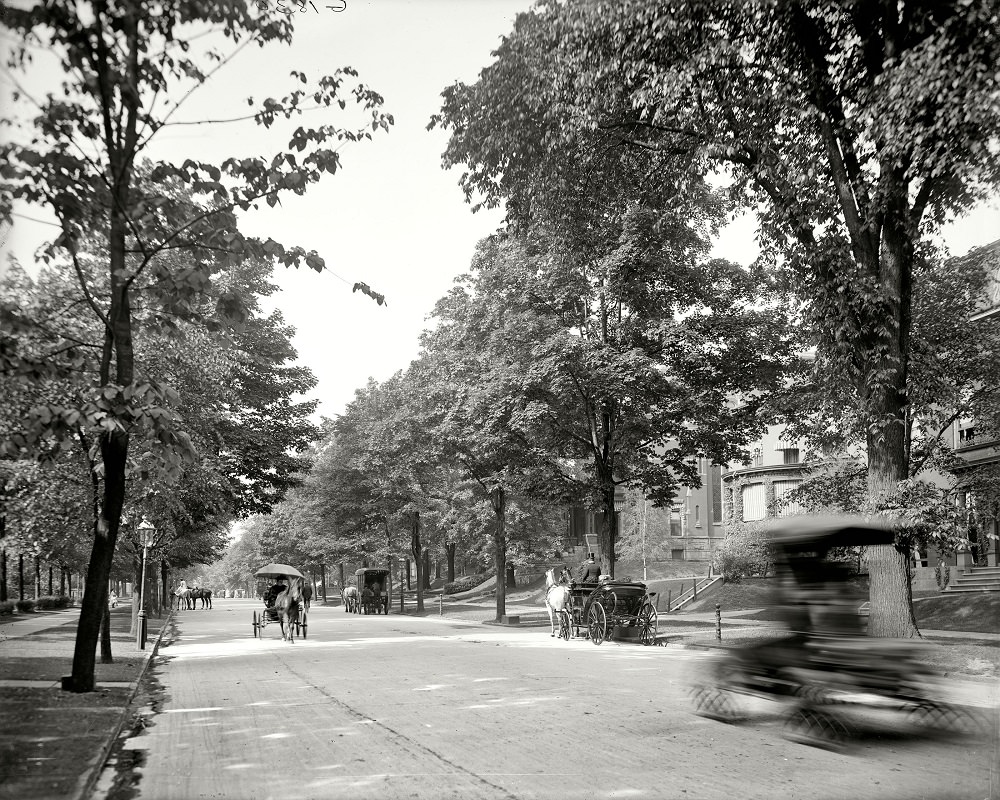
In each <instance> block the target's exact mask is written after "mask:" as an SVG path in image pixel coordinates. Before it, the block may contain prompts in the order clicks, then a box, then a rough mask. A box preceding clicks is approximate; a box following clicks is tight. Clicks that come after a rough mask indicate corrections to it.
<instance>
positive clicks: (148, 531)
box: [135, 517, 156, 650]
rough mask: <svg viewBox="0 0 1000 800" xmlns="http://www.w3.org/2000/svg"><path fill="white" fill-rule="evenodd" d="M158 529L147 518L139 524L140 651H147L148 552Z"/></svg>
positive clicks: (136, 643) (137, 627)
mask: <svg viewBox="0 0 1000 800" xmlns="http://www.w3.org/2000/svg"><path fill="white" fill-rule="evenodd" d="M155 532H156V528H154V527H153V525H152V524H151V523H150V521H149V520H148V519H146V518H145V517H143V518H142V522H140V523H139V535H140V536H141V537H142V580H141V582H140V584H139V618H138V620H137V622H136V628H135V645H136V647H138V648H139V649H140V650H145V649H146V552H147V551H148V550H149V539H150V537H151V536H152V535H153V534H154V533H155Z"/></svg>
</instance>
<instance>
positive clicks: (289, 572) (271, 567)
mask: <svg viewBox="0 0 1000 800" xmlns="http://www.w3.org/2000/svg"><path fill="white" fill-rule="evenodd" d="M254 575H256V576H257V577H258V578H277V577H278V576H279V575H284V576H285V577H287V578H304V577H305V575H303V574H302V573H301V572H299V571H298V570H297V569H295V567H290V566H289V565H288V564H276V563H274V562H272V563H270V564H267V565H266V566H263V567H261V568H260V569H259V570H257V571H256V572H255V573H254Z"/></svg>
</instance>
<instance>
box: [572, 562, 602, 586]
mask: <svg viewBox="0 0 1000 800" xmlns="http://www.w3.org/2000/svg"><path fill="white" fill-rule="evenodd" d="M600 577H601V567H600V565H599V564H596V563H591V562H590V561H584V562H583V563H582V564H581V565H580V568H579V569H578V570H577V571H576V580H577V582H578V583H597V579H598V578H600Z"/></svg>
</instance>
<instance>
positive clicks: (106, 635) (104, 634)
mask: <svg viewBox="0 0 1000 800" xmlns="http://www.w3.org/2000/svg"><path fill="white" fill-rule="evenodd" d="M101 663H102V664H114V663H115V659H114V656H113V655H112V654H111V609H110V608H108V603H107V601H105V603H104V618H103V619H102V620H101Z"/></svg>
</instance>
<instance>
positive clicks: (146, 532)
mask: <svg viewBox="0 0 1000 800" xmlns="http://www.w3.org/2000/svg"><path fill="white" fill-rule="evenodd" d="M138 530H139V536H140V537H142V544H143V546H145V545H146V543H147V542H148V541H149V538H150V536H152V535H153V534H154V533H156V528H154V527H153V523H151V522H150V521H149V520H148V519H146V518H145V517H143V518H142V522H140V523H139V529H138Z"/></svg>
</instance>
